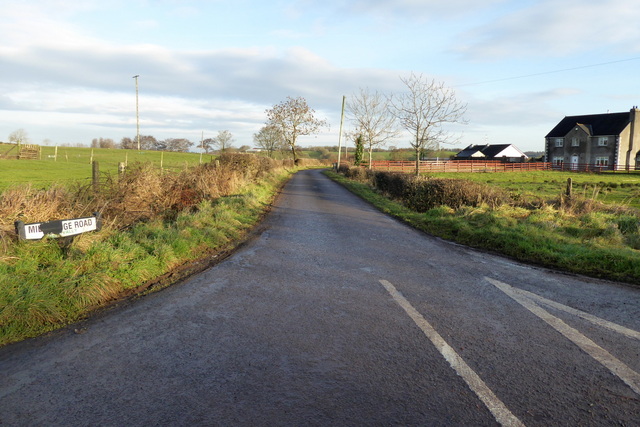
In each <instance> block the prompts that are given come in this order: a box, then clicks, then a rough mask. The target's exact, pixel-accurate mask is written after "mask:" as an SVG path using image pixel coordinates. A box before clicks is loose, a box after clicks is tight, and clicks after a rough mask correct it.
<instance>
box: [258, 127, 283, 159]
mask: <svg viewBox="0 0 640 427" xmlns="http://www.w3.org/2000/svg"><path fill="white" fill-rule="evenodd" d="M253 140H254V141H255V143H256V145H257V146H258V147H260V148H262V149H263V150H265V151H266V152H267V155H268V156H269V157H273V152H274V151H276V150H278V149H279V148H281V146H282V143H283V136H282V133H281V132H280V128H278V127H277V126H274V125H267V126H263V127H262V128H261V129H260V131H259V132H258V133H254V134H253Z"/></svg>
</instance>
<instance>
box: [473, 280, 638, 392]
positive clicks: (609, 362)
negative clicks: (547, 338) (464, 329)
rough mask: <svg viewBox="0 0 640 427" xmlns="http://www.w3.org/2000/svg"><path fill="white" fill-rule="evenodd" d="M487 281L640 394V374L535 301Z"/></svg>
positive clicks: (496, 281) (504, 285)
mask: <svg viewBox="0 0 640 427" xmlns="http://www.w3.org/2000/svg"><path fill="white" fill-rule="evenodd" d="M485 279H486V280H487V281H488V282H489V283H491V284H492V285H494V286H495V287H496V288H498V289H500V290H501V291H502V292H504V293H505V294H507V295H508V296H509V297H511V299H513V300H514V301H516V302H517V303H518V304H520V305H521V306H523V307H524V308H526V309H527V310H529V311H530V312H531V313H533V314H535V315H536V316H538V317H539V318H540V319H542V320H544V321H545V322H546V323H547V324H549V325H550V326H551V327H552V328H553V329H555V330H556V331H558V332H560V333H561V334H562V335H564V336H565V338H567V339H568V340H570V341H571V342H573V343H574V344H575V345H577V346H578V347H580V348H581V349H582V350H583V351H584V352H586V353H587V354H588V355H589V356H591V357H593V358H594V359H595V360H597V361H598V362H600V363H601V364H602V365H603V366H605V367H606V368H607V369H609V371H611V373H612V374H614V375H616V376H617V377H618V378H620V379H621V380H622V381H624V382H625V383H626V384H627V385H628V386H629V387H631V389H632V390H633V391H634V392H636V393H637V394H640V374H638V373H637V372H636V371H634V370H633V369H631V368H629V367H628V366H627V365H625V364H624V363H623V362H621V361H620V360H618V359H617V358H616V357H615V356H613V355H612V354H611V353H609V352H608V351H607V350H605V349H604V348H602V347H600V346H599V345H598V344H596V343H595V342H593V341H592V340H591V339H589V338H588V337H586V336H584V335H583V334H581V333H580V332H579V331H578V330H576V329H574V328H572V327H571V326H569V325H567V324H566V323H565V322H563V321H562V320H561V319H559V318H557V317H555V316H553V315H552V314H551V313H549V312H548V311H546V310H545V309H543V308H542V307H540V306H538V305H536V303H535V302H534V301H533V300H531V299H529V298H528V297H526V296H524V295H523V294H522V293H518V292H517V291H516V290H515V288H513V287H512V286H511V285H508V284H506V283H503V282H500V281H499V280H495V279H491V278H489V277H485Z"/></svg>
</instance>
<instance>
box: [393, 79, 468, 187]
mask: <svg viewBox="0 0 640 427" xmlns="http://www.w3.org/2000/svg"><path fill="white" fill-rule="evenodd" d="M400 80H402V83H404V84H405V86H406V87H407V91H406V92H403V93H400V94H398V95H396V96H392V98H391V100H390V104H391V107H392V109H391V111H392V112H393V115H394V116H395V117H396V118H397V119H398V121H399V122H400V124H401V125H402V127H403V128H404V129H406V130H407V131H408V132H409V133H411V135H412V140H411V141H410V144H411V147H412V148H413V149H414V151H415V154H416V175H418V174H419V173H420V153H421V152H422V150H424V149H429V148H433V149H437V147H438V145H439V144H440V143H441V142H444V141H445V140H446V139H447V136H448V133H447V132H446V130H445V129H443V127H442V126H443V125H444V124H447V123H466V121H465V120H464V118H463V116H464V113H465V112H466V110H467V104H463V103H461V102H460V101H458V100H457V98H456V95H455V92H454V91H453V89H450V88H447V87H445V85H444V83H442V82H437V81H435V80H433V79H431V80H429V79H427V78H426V77H424V76H423V75H422V74H414V73H411V75H410V76H409V77H406V78H400Z"/></svg>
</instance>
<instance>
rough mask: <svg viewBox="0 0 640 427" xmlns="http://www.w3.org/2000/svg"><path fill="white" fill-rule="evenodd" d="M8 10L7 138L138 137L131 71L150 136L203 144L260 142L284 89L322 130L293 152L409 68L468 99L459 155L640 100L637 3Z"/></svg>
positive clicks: (0, 92)
mask: <svg viewBox="0 0 640 427" xmlns="http://www.w3.org/2000/svg"><path fill="white" fill-rule="evenodd" d="M0 18H1V21H2V25H0V141H8V139H9V135H10V134H11V133H12V132H14V131H16V130H18V129H23V130H24V131H26V133H27V135H28V137H29V139H30V140H31V142H32V143H35V144H46V145H63V144H71V145H77V144H85V145H89V144H90V143H91V140H92V139H93V138H111V139H113V140H114V141H116V142H119V141H120V140H121V139H122V138H123V137H130V138H135V135H136V84H135V83H136V80H137V82H138V102H139V124H140V134H142V135H153V136H155V137H156V138H157V139H159V140H160V139H166V138H188V139H189V140H191V141H193V142H194V144H195V145H197V143H198V142H199V141H200V140H201V138H202V136H204V138H211V137H215V136H216V135H217V134H218V132H219V131H222V130H228V131H229V132H231V133H232V134H233V137H234V140H235V141H234V143H233V144H234V145H235V146H237V147H238V146H241V145H249V146H252V145H254V143H253V135H254V134H255V133H257V132H258V131H259V130H260V128H261V127H263V126H264V125H265V122H266V114H265V110H266V109H269V108H271V107H273V106H274V105H276V104H278V103H280V102H282V101H284V100H286V98H287V97H289V96H290V97H299V96H300V97H303V98H305V99H306V100H307V103H308V104H309V106H310V107H311V108H313V109H314V110H315V112H316V116H317V117H319V118H321V119H326V121H327V123H328V126H327V127H325V128H323V129H321V131H320V132H319V133H318V134H317V135H310V136H303V137H301V138H300V139H299V142H298V143H299V145H302V146H321V145H329V146H333V145H338V140H339V135H338V134H339V129H340V120H341V107H342V98H343V96H346V97H347V99H349V97H350V96H351V95H353V94H355V93H357V92H359V91H360V89H368V90H369V91H378V92H381V93H398V92H402V91H403V90H404V86H403V83H402V81H401V78H403V77H407V76H408V75H409V74H411V73H415V74H421V75H423V76H424V77H425V78H427V79H434V80H436V81H438V82H442V83H444V84H445V85H446V86H447V87H449V88H452V89H453V90H454V91H455V94H456V97H457V99H458V100H459V101H461V102H463V103H466V104H467V112H466V115H465V118H466V120H467V124H465V125H462V124H459V125H452V126H451V127H450V128H449V130H450V132H451V134H452V139H451V140H450V141H449V146H451V147H457V148H463V147H466V146H468V145H470V144H515V145H516V146H517V147H518V148H520V149H521V150H522V151H542V150H543V149H544V136H545V135H546V134H547V133H548V132H549V131H550V130H551V129H552V128H553V127H554V126H555V125H556V124H557V123H558V122H559V121H560V120H561V119H562V118H563V117H564V116H571V115H582V114H597V113H606V112H621V111H628V110H629V109H631V108H632V107H633V106H635V105H638V104H640V79H639V77H640V25H638V22H640V2H639V1H637V0H633V1H630V0H446V1H445V0H388V1H385V0H368V1H366V0H352V1H349V0H273V1H270V2H268V1H257V0H234V1H229V0H210V1H205V0H202V1H198V0H181V1H178V0H126V1H124V0H122V1H121V0H108V1H105V0H99V1H94V0H82V1H77V0H73V1H71V0H22V1H21V0H14V1H11V0H0ZM135 75H138V76H139V77H138V78H137V79H135V78H133V76H135ZM351 128H352V125H351V122H350V121H349V120H348V117H347V118H346V119H345V122H344V130H345V131H348V130H350V129H351ZM409 139H410V137H409V136H408V135H406V134H405V135H402V136H400V137H399V138H398V139H397V140H395V141H393V142H391V143H390V144H388V145H394V146H397V147H408V146H409V144H408V141H409ZM342 142H343V143H346V142H347V139H346V138H344V137H343V138H342ZM445 147H447V146H446V145H445ZM194 151H197V150H196V149H195V148H194Z"/></svg>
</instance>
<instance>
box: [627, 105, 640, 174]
mask: <svg viewBox="0 0 640 427" xmlns="http://www.w3.org/2000/svg"><path fill="white" fill-rule="evenodd" d="M629 123H630V124H631V129H629V150H628V151H627V159H626V160H627V164H626V169H627V170H629V168H630V167H631V166H633V167H634V169H635V166H636V152H637V151H638V149H637V148H636V147H635V143H636V142H640V110H638V106H637V105H634V106H633V108H631V111H630V112H629Z"/></svg>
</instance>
